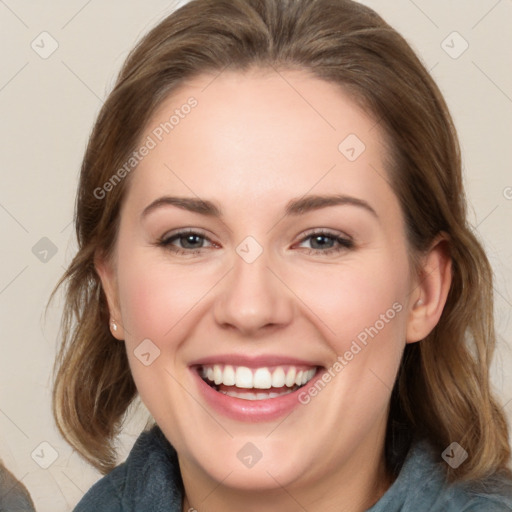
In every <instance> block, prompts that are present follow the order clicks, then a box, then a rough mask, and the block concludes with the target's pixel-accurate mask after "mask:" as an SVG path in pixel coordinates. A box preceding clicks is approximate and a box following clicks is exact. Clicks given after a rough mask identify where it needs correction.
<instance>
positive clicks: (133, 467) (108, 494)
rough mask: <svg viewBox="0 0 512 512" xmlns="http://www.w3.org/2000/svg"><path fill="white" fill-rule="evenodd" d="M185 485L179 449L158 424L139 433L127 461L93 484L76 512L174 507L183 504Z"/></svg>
mask: <svg viewBox="0 0 512 512" xmlns="http://www.w3.org/2000/svg"><path fill="white" fill-rule="evenodd" d="M181 485H182V484H181V476H180V473H179V466H178V462H177V456H176V452H175V450H174V448H173V447H172V446H171V445H170V444H169V442H168V441H167V439H166V438H165V436H164V435H163V433H162V432H161V430H160V429H159V428H158V427H156V426H155V427H153V428H152V429H151V430H149V431H146V432H143V433H142V434H141V435H140V436H139V438H138V439H137V441H136V442H135V444H134V446H133V448H132V450H131V451H130V455H129V456H128V458H127V459H126V461H125V462H124V463H123V464H121V465H119V466H117V467H116V468H115V469H114V470H112V471H111V472H110V473H109V474H108V475H106V476H105V477H103V478H102V479H101V480H99V481H98V482H97V483H96V484H95V485H93V486H92V487H91V489H90V490H89V491H88V492H87V493H86V494H85V496H84V497H83V498H82V500H81V501H80V502H79V504H78V505H77V506H76V508H75V509H74V512H90V511H91V510H94V512H127V511H131V510H135V508H134V507H135V505H137V507H138V509H140V507H141V506H143V505H144V506H147V507H148V510H154V511H157V510H160V509H162V510H164V508H163V507H167V508H165V509H166V510H172V509H171V508H170V507H172V506H173V505H176V504H177V503H180V504H181ZM159 507H161V508H159Z"/></svg>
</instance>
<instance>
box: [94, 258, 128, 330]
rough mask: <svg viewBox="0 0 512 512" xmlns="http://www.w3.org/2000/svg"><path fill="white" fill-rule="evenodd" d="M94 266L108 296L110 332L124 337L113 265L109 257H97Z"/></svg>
mask: <svg viewBox="0 0 512 512" xmlns="http://www.w3.org/2000/svg"><path fill="white" fill-rule="evenodd" d="M94 267H95V269H96V273H97V274H98V276H99V278H100V281H101V286H102V287H103V292H104V293H105V297H106V298H107V303H108V309H109V313H110V322H109V327H110V332H111V333H112V336H114V338H116V339H118V340H123V339H124V329H123V326H122V319H121V311H120V308H119V297H118V287H117V278H116V274H115V270H114V268H113V265H112V263H111V262H110V261H108V259H106V258H100V257H98V256H97V257H95V258H94Z"/></svg>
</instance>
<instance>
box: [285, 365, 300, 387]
mask: <svg viewBox="0 0 512 512" xmlns="http://www.w3.org/2000/svg"><path fill="white" fill-rule="evenodd" d="M296 373H297V372H296V371H295V368H290V369H289V370H288V373H287V374H286V380H285V382H284V383H285V384H286V386H287V387H289V388H291V387H293V386H294V385H295V374H296Z"/></svg>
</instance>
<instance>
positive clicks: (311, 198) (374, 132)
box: [54, 0, 512, 512]
mask: <svg viewBox="0 0 512 512" xmlns="http://www.w3.org/2000/svg"><path fill="white" fill-rule="evenodd" d="M76 230H77V236H78V242H79V251H78V254H77V255H76V257H75V259H74V260H73V262H72V263H71V265H70V267H69V269H68V271H67V272H66V274H65V276H64V277H63V280H62V282H66V283H67V286H68V288H67V290H68V291H67V293H68V295H67V307H66V312H65V316H64V320H63V322H64V331H63V332H64V342H63V345H62V348H61V351H60V354H59V357H58V361H57V374H56V382H55V392H54V413H55V417H56V420H57V423H58V425H59V428H60V429H61V432H62V433H63V435H64V436H65V437H66V439H67V440H68V441H69V442H70V443H71V445H72V446H74V447H75V448H76V449H77V450H78V451H79V453H81V454H82V455H83V456H84V457H85V458H86V459H87V460H88V461H89V462H91V463H92V464H94V465H95V466H96V467H97V468H98V469H100V470H101V471H103V472H104V473H108V475H107V476H106V477H105V478H104V479H102V480H101V481H100V482H99V483H97V484H96V485H95V486H94V487H93V488H92V489H91V490H90V491H89V492H88V493H87V494H86V496H85V497H84V498H83V499H82V501H81V502H80V504H79V505H78V506H77V508H76V510H77V511H79V512H80V511H86V510H87V511H89V510H97V511H98V510H101V511H103V510H105V511H114V510H115V511H121V510H123V511H124V510H152V511H160V510H162V511H163V510H167V511H168V510H176V511H182V510H183V511H186V510H198V511H200V512H202V511H210V512H212V511H220V510H222V511H229V510H240V509H243V510H254V511H260V510H261V511H263V510H265V511H296V510H308V511H315V510H322V511H327V510H333V511H340V510H344V511H354V512H355V511H364V510H371V511H372V512H377V511H379V512H380V511H386V512H389V511H398V510H401V511H407V510H410V511H412V510H414V511H415V512H418V511H427V510H428V511H435V510H439V511H441V510H442V511H455V510H457V511H459V510H465V511H470V510H479V511H480V510H486V511H487V510H492V511H503V510H511V507H512V490H511V487H512V485H511V482H512V478H511V474H510V470H509V469H508V468H507V463H508V461H509V458H510V446H509V444H508V427H507V423H506V420H505V416H504V412H503V410H502V409H501V407H500V406H499V404H498V402H497V401H496V399H495V398H494V396H493V394H492V392H491V389H490V383H489V370H488V369H489V363H490V360H491V356H492V353H493V348H494V342H495V334H494V331H493V321H492V273H491V269H490V266H489V263H488V260H487V258H486V256H485V254H484V252H483V250H482V248H481V246H480V244H479V243H478V241H477V240H476V238H475V236H474V235H473V234H472V232H471V231H470V229H469V227H468V223H467V221H466V206H465V199H464V194H463V188H462V178H461V163H460V154H459V147H458V142H457V136H456V132H455V129H454V127H453V123H452V120H451V117H450V115H449V112H448V110H447V107H446V104H445V102H444V100H443V98H442V96H441V94H440V92H439V90H438V88H437V87H436V85H435V84H434V82H433V80H432V79H431V77H430V76H429V74H428V73H427V71H426V70H425V68H424V67H423V65H422V64H421V63H420V61H419V60H418V58H417V57H416V56H415V54H414V52H413V51H412V50H411V48H410V47H409V46H408V44H407V43H406V42H405V41H404V39H403V38H402V37H401V36H400V35H399V34H397V32H396V31H394V30H393V29H392V28H391V27H390V26H389V25H387V24H386V23H385V22H384V21H383V20H382V19H381V18H380V17H379V16H378V15H377V14H376V13H374V12H373V11H372V10H371V9H369V8H367V7H364V6H362V5H359V4H357V3H355V2H351V1H346V0H298V1H297V0H295V1H288V0H195V1H192V2H190V3H188V4H187V5H185V6H184V7H182V8H180V9H179V10H178V11H176V12H175V13H173V14H172V15H170V16H169V17H168V18H167V19H165V20H164V21H163V22H161V23H160V24H159V25H158V26H157V27H156V28H155V29H153V30H152V31H151V32H150V33H149V34H148V35H147V36H146V37H145V38H144V39H143V40H142V41H141V43H140V44H139V45H138V46H137V48H136V49H135V50H134V51H133V52H132V54H131V55H130V56H129V57H128V59H127V61H126V63H125V65H124V67H123V69H122V71H121V73H120V76H119V78H118V81H117V84H116V86H115V88H114V90H113V91H112V93H111V94H110V96H109V98H108V99H107V101H106V102H105V104H104V106H103V108H102V111H101V112H100V115H99V118H98V120H97V123H96V126H95V128H94V131H93V133H92V135H91V138H90V142H89V145H88V148H87V151H86V154H85V157H84V161H83V166H82V173H81V179H80V184H79V191H78V198H77V209H76ZM136 395H138V396H140V398H141V399H142V401H143V402H144V404H145V405H146V406H147V408H148V409H149V412H150V413H151V415H152V417H153V418H154V420H155V423H156V424H155V425H154V426H153V427H152V428H151V429H150V430H148V431H147V432H144V433H143V434H141V436H140V438H139V439H138V441H137V442H136V444H135V446H134V448H133V449H132V452H131V454H130V456H129V458H128V460H127V461H126V462H125V463H124V464H122V465H120V466H118V467H116V468H115V469H113V468H114V466H115V460H116V453H115V448H114V446H115V440H116V435H117V433H118V432H119V430H120V428H121V425H122V421H123V419H124V415H125V413H126V411H127V408H128V406H129V404H130V403H131V402H132V401H133V400H134V398H135V397H136Z"/></svg>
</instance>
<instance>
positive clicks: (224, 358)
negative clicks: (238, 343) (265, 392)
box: [190, 354, 322, 368]
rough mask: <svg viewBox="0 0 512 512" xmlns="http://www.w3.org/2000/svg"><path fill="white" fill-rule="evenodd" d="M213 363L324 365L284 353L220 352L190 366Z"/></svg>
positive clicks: (251, 365)
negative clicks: (248, 354) (252, 354)
mask: <svg viewBox="0 0 512 512" xmlns="http://www.w3.org/2000/svg"><path fill="white" fill-rule="evenodd" d="M213 364H229V365H232V366H245V367H247V368H262V367H266V366H267V367H268V366H287V365H289V366H307V367H311V368H312V367H315V366H322V365H321V364H320V363H318V361H311V360H309V361H307V360H305V359H298V358H295V357H289V356H283V355H277V354H275V355H273V354H268V355H258V356H247V355H242V354H219V355H215V356H207V357H202V358H200V359H197V360H195V361H192V362H191V363H190V366H207V365H213Z"/></svg>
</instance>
